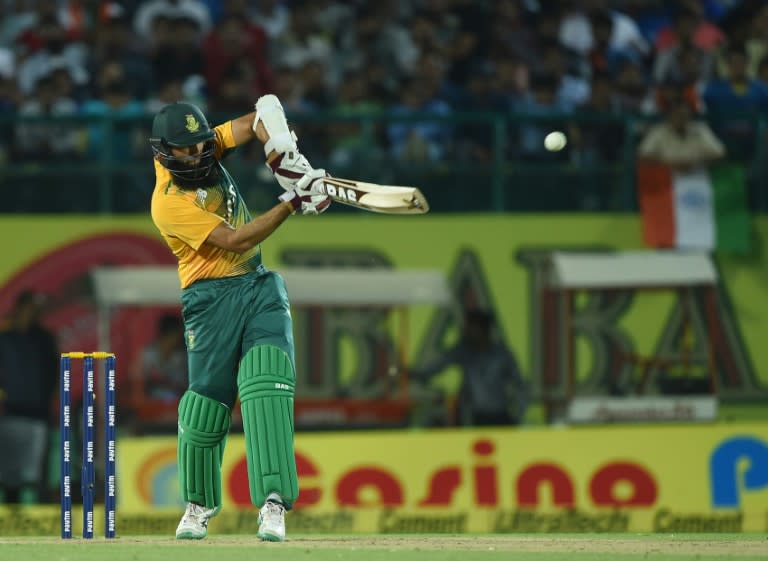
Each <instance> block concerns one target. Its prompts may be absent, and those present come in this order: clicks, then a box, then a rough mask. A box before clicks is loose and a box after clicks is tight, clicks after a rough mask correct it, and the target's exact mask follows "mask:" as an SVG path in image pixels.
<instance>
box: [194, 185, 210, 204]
mask: <svg viewBox="0 0 768 561" xmlns="http://www.w3.org/2000/svg"><path fill="white" fill-rule="evenodd" d="M207 197H208V191H206V190H205V189H198V190H197V197H196V199H197V202H198V204H201V205H204V204H205V199H206V198H207Z"/></svg>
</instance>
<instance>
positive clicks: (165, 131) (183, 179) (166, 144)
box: [149, 102, 216, 188]
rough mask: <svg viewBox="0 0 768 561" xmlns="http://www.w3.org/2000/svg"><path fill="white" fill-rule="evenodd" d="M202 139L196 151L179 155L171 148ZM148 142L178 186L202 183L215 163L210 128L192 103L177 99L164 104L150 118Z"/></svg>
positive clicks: (192, 144)
mask: <svg viewBox="0 0 768 561" xmlns="http://www.w3.org/2000/svg"><path fill="white" fill-rule="evenodd" d="M201 142H202V143H203V148H202V150H201V151H200V152H199V153H197V154H194V155H189V156H179V155H176V154H174V153H173V148H185V147H187V146H194V145H196V144H199V143H201ZM149 143H150V144H151V145H152V152H153V153H154V154H155V157H156V158H157V160H158V161H159V162H160V164H161V165H162V166H163V167H165V168H166V169H167V170H168V171H169V172H171V176H173V178H174V180H175V181H176V182H177V183H178V184H179V186H181V187H187V188H197V187H200V186H202V184H204V183H205V180H206V179H207V178H208V176H209V175H210V173H211V170H212V169H213V168H214V166H215V165H216V158H215V156H214V152H215V150H216V143H215V142H214V133H213V130H212V129H211V127H210V125H209V124H208V119H206V118H205V115H203V112H202V111H200V109H199V108H198V107H197V106H195V105H193V104H191V103H185V102H177V103H171V104H170V105H166V106H165V107H163V108H162V109H161V110H160V111H159V112H158V113H157V115H155V119H154V121H152V136H151V137H150V139H149Z"/></svg>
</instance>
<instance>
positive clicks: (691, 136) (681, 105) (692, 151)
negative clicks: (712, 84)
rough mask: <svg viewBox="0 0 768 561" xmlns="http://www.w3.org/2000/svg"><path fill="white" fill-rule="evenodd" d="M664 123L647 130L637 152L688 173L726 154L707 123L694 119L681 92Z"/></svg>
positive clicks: (670, 105) (652, 160)
mask: <svg viewBox="0 0 768 561" xmlns="http://www.w3.org/2000/svg"><path fill="white" fill-rule="evenodd" d="M665 115H666V118H665V120H664V121H663V122H661V123H658V124H656V125H653V126H651V127H650V128H649V129H648V131H647V132H646V133H645V135H644V137H643V139H642V141H641V143H640V146H639V148H638V152H637V155H638V157H639V158H640V159H641V160H647V161H651V162H654V163H658V164H663V165H667V166H670V167H672V168H673V169H674V170H676V171H679V172H682V173H688V172H692V171H696V170H698V169H700V168H702V167H705V166H707V165H709V164H711V163H713V162H716V161H717V160H720V159H722V158H723V157H724V156H725V148H724V146H723V143H722V142H721V141H720V140H719V139H718V138H717V137H716V136H715V134H714V132H712V130H711V129H710V128H709V126H708V125H707V124H706V123H705V122H697V121H693V120H692V119H691V115H692V112H691V107H690V105H689V104H688V103H687V101H686V100H685V97H684V95H683V94H682V92H680V93H679V94H678V95H677V96H676V97H675V98H673V99H670V100H669V102H668V106H667V110H666V112H665Z"/></svg>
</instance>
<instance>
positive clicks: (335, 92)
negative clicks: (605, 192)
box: [0, 0, 768, 162]
mask: <svg viewBox="0 0 768 561" xmlns="http://www.w3.org/2000/svg"><path fill="white" fill-rule="evenodd" d="M0 10H2V14H1V15H2V19H1V20H0V21H2V24H1V25H0V108H2V113H3V114H17V115H24V116H41V115H42V116H46V115H55V116H66V115H104V114H112V115H117V116H120V117H126V118H139V117H141V116H142V115H147V114H151V113H152V112H154V111H155V110H157V109H158V108H159V107H161V106H162V105H163V104H165V103H167V102H170V101H175V100H178V99H182V98H184V99H186V100H190V101H194V102H196V103H198V104H200V105H201V106H202V107H203V108H204V110H205V111H207V112H208V113H209V114H211V115H216V114H221V115H225V114H226V115H232V114H240V113H241V112H242V111H243V110H245V109H247V108H248V107H251V106H252V104H253V102H254V100H255V99H257V98H258V96H259V95H262V94H264V93H267V92H273V93H276V94H277V95H278V96H279V97H280V98H281V99H282V100H283V103H284V105H285V106H286V108H287V110H288V111H289V113H292V114H294V115H296V114H301V113H313V112H317V111H332V112H334V113H335V114H336V115H341V116H355V115H365V114H371V113H377V112H387V113H388V114H391V115H396V116H407V115H410V114H420V115H423V114H434V115H451V114H455V113H459V112H461V113H464V112H473V111H475V112H476V111H483V112H489V111H493V112H500V113H510V114H511V113H523V114H526V115H535V116H547V115H568V114H582V115H584V114H597V115H625V114H631V113H636V114H642V115H654V114H656V113H658V112H660V111H663V109H664V107H665V103H666V101H665V100H666V99H667V98H668V97H669V94H670V93H674V95H675V96H679V95H683V96H684V97H685V99H686V100H687V101H688V103H689V104H690V106H691V107H692V108H694V109H695V110H696V111H697V112H699V113H700V114H706V115H707V116H708V117H710V116H716V115H719V114H730V113H734V112H736V113H740V114H743V115H747V116H748V118H746V119H744V120H743V121H741V122H738V123H737V124H735V125H734V124H733V123H731V124H730V125H729V126H728V127H724V128H721V129H718V133H719V134H720V135H721V136H724V137H725V140H726V141H727V143H728V142H730V141H732V143H736V145H737V146H740V147H742V148H744V149H745V150H747V151H748V150H749V147H750V146H752V145H753V144H754V138H753V137H754V134H755V130H754V128H755V126H756V124H755V120H754V118H751V116H754V114H755V112H764V111H765V110H766V108H768V2H766V1H764V0H578V1H577V0H377V1H365V0H346V1H345V0H285V1H279V0H259V1H247V0H148V1H143V2H140V1H136V0H122V1H121V2H115V1H101V2H99V1H87V0H38V1H31V0H27V1H25V0H0ZM0 126H2V127H9V126H10V125H9V122H8V121H1V122H0ZM3 132H4V134H3V136H2V138H3V139H5V140H3V141H2V142H4V143H5V144H4V146H2V151H3V153H4V155H5V156H6V158H12V161H14V162H23V161H25V160H29V159H34V160H39V159H41V158H66V159H72V158H83V159H86V158H89V157H95V156H97V155H98V153H99V151H101V150H103V147H104V140H105V139H104V134H105V132H104V130H103V129H102V128H99V127H96V126H91V127H87V128H86V129H85V130H82V127H81V128H80V129H78V128H74V127H67V126H64V125H62V128H61V129H60V130H58V131H57V130H55V129H54V130H52V129H51V126H50V125H46V126H43V125H40V124H39V123H36V122H34V121H30V122H26V121H25V122H22V123H21V124H16V125H13V129H12V130H6V131H3ZM544 132H545V131H543V130H542V128H541V126H536V125H535V124H531V125H522V126H519V127H517V128H516V129H515V130H514V132H513V136H512V137H511V138H513V141H512V142H511V143H510V144H511V146H510V147H509V150H510V151H511V152H512V153H514V156H515V157H524V158H531V159H536V158H547V157H549V156H551V154H550V155H548V154H547V153H546V151H545V150H544V148H543V144H542V142H541V138H542V134H543V133H544ZM5 133H7V134H5ZM570 133H571V136H570V138H569V140H571V142H569V149H572V148H578V147H579V146H582V147H587V148H588V150H586V151H582V154H587V155H588V156H589V157H591V158H592V159H597V160H598V161H600V160H605V161H610V160H611V159H615V158H616V157H617V156H618V154H619V153H620V151H621V150H622V149H623V148H622V138H621V135H622V132H621V130H620V129H618V130H617V129H611V128H610V127H608V126H599V127H590V126H583V127H578V128H574V129H572V130H570ZM377 140H379V141H380V142H379V148H380V149H381V150H382V151H384V152H385V153H386V154H387V155H388V156H389V157H393V158H397V159H400V160H409V161H419V160H421V161H440V160H446V159H456V158H464V159H465V160H472V161H475V162H483V161H490V159H491V158H492V153H493V151H492V147H491V135H489V131H488V129H487V127H486V128H482V127H478V126H476V125H473V124H472V123H469V124H464V125H452V126H449V125H448V124H446V122H441V121H423V122H420V121H418V120H416V121H407V120H400V121H392V122H390V123H387V124H385V125H384V126H382V127H381V130H380V131H378V132H377ZM302 146H303V147H304V151H305V152H306V153H307V154H308V155H309V156H313V155H315V154H324V155H326V156H328V157H329V158H330V160H331V162H334V161H336V162H344V161H349V160H350V159H352V158H354V155H355V153H356V151H359V150H368V151H370V150H371V146H370V144H369V143H368V141H367V140H366V138H365V137H364V136H363V135H361V134H360V131H359V128H357V125H356V124H354V123H352V122H349V121H344V120H340V121H336V122H335V123H334V124H333V126H329V127H326V128H325V129H324V130H323V134H322V135H314V134H313V135H308V136H305V137H303V138H302ZM112 147H113V149H114V151H115V153H116V154H120V158H123V157H125V155H126V154H132V153H140V154H141V155H142V157H143V156H144V155H145V154H146V153H147V151H148V148H147V145H146V134H144V133H141V134H138V133H137V134H123V135H116V136H115V139H113V141H112ZM316 157H317V156H316ZM320 157H321V158H322V156H320Z"/></svg>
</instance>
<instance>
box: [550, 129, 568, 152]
mask: <svg viewBox="0 0 768 561" xmlns="http://www.w3.org/2000/svg"><path fill="white" fill-rule="evenodd" d="M566 144H568V139H566V138H565V134H563V133H562V132H560V131H552V132H551V133H549V134H548V135H547V136H546V137H544V148H546V149H547V150H549V151H550V152H558V151H560V150H562V149H563V148H565V145H566Z"/></svg>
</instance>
